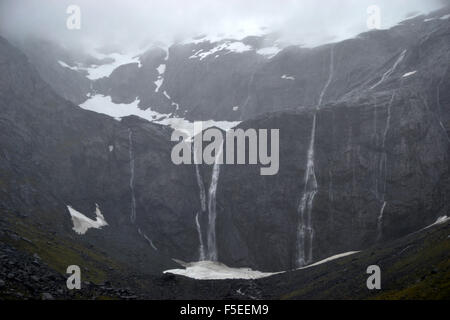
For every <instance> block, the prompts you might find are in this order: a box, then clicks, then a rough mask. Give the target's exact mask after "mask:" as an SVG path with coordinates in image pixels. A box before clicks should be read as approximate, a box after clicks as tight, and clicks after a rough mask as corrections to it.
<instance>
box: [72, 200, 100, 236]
mask: <svg viewBox="0 0 450 320" xmlns="http://www.w3.org/2000/svg"><path fill="white" fill-rule="evenodd" d="M95 207H96V208H95V215H96V219H95V220H92V219H90V218H88V217H86V216H85V215H84V214H82V213H81V212H78V211H77V210H75V209H74V208H72V207H71V206H67V209H69V213H70V216H71V217H72V222H73V230H74V231H75V232H76V233H78V234H85V233H86V231H87V230H88V229H90V228H94V229H101V228H102V227H104V226H107V225H108V223H107V222H106V220H105V217H103V215H102V213H101V211H100V208H99V206H98V204H95Z"/></svg>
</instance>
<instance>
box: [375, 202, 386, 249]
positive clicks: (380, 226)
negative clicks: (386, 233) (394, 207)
mask: <svg viewBox="0 0 450 320" xmlns="http://www.w3.org/2000/svg"><path fill="white" fill-rule="evenodd" d="M384 208H386V201H383V205H382V206H381V210H380V214H379V215H378V219H377V240H380V239H381V237H382V236H383V214H384Z"/></svg>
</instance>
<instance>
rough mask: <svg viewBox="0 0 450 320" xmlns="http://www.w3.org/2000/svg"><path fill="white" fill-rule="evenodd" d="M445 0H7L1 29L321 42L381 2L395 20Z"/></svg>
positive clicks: (139, 38)
mask: <svg viewBox="0 0 450 320" xmlns="http://www.w3.org/2000/svg"><path fill="white" fill-rule="evenodd" d="M445 2H447V1H442V0H427V1H424V0H396V1H392V0H326V1H316V0H264V1H261V0H245V1H242V0H190V1H181V0H164V1H163V0H159V1H154V0H129V1H123V0H96V1H92V0H81V1H80V0H78V1H76V0H29V1H26V0H2V1H1V2H0V34H2V35H5V36H7V37H14V38H18V37H26V36H30V35H32V36H38V37H43V38H49V39H51V40H54V41H57V42H60V43H64V44H72V45H75V46H102V45H110V44H120V45H122V46H137V45H140V44H142V43H143V42H145V41H164V42H167V43H171V42H173V41H175V40H176V39H183V38H186V37H191V36H195V35H199V34H224V35H230V36H233V35H236V36H239V35H242V34H246V33H247V34H248V33H250V34H254V33H258V32H261V31H263V30H264V31H266V32H267V31H274V32H275V31H276V32H279V33H280V34H281V36H282V37H283V39H285V40H287V41H289V42H290V43H295V44H304V45H308V46H314V45H318V44H321V43H325V42H330V41H338V40H342V39H344V38H348V37H352V36H355V35H356V34H358V33H361V32H364V31H367V26H366V20H367V7H368V6H370V5H378V6H379V7H380V9H381V27H382V28H388V27H390V26H392V25H395V24H396V23H398V22H399V21H401V20H403V19H404V18H405V17H407V16H408V15H410V14H411V13H417V12H421V13H426V12H429V11H431V10H434V9H436V8H438V7H440V6H442V5H443V4H444V3H445ZM69 5H78V6H79V7H80V9H81V29H80V30H68V29H67V27H66V20H67V18H68V16H69V15H68V14H67V13H66V10H67V7H68V6H69Z"/></svg>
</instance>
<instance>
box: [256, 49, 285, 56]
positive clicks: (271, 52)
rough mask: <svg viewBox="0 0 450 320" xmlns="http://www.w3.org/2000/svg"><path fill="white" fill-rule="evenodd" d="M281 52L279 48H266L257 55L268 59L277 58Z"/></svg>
mask: <svg viewBox="0 0 450 320" xmlns="http://www.w3.org/2000/svg"><path fill="white" fill-rule="evenodd" d="M280 51H281V49H280V48H278V47H266V48H262V49H259V50H258V51H256V53H257V54H260V55H262V56H265V57H266V58H268V59H271V58H273V57H275V56H276V55H277V54H278V53H279V52H280Z"/></svg>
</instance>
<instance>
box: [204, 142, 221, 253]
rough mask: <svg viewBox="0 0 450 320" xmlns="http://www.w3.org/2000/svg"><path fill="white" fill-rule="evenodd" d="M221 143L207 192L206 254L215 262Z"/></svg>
mask: <svg viewBox="0 0 450 320" xmlns="http://www.w3.org/2000/svg"><path fill="white" fill-rule="evenodd" d="M222 149H223V143H222V144H221V145H220V149H219V151H218V152H217V154H216V159H215V161H214V165H213V169H212V176H211V184H210V186H209V191H208V252H207V259H208V260H210V261H217V244H216V191H217V184H218V182H219V174H220V163H219V162H221V161H219V159H220V157H222V151H223V150H222Z"/></svg>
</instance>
